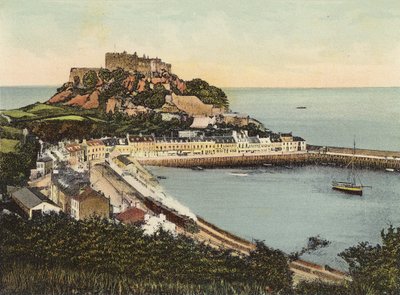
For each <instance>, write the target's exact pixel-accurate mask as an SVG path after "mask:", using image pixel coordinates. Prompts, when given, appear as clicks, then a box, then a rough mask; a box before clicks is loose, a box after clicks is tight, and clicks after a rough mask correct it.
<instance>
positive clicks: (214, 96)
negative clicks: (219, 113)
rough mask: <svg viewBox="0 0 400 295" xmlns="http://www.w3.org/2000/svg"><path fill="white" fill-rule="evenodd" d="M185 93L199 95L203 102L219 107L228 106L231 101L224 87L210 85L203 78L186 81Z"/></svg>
mask: <svg viewBox="0 0 400 295" xmlns="http://www.w3.org/2000/svg"><path fill="white" fill-rule="evenodd" d="M186 87H187V88H186V91H185V93H184V94H185V95H194V96H197V97H198V98H199V99H200V100H201V101H202V102H204V103H206V104H213V105H216V106H218V107H222V108H228V107H229V102H228V98H227V97H226V94H225V92H223V91H222V89H220V88H218V87H215V86H211V85H209V84H208V83H207V82H206V81H204V80H201V79H193V80H191V81H188V82H186Z"/></svg>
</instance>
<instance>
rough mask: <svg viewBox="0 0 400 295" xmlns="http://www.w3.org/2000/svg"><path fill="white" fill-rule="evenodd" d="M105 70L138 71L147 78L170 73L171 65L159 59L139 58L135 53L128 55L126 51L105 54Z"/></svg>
mask: <svg viewBox="0 0 400 295" xmlns="http://www.w3.org/2000/svg"><path fill="white" fill-rule="evenodd" d="M106 68H107V69H109V70H115V69H117V68H123V69H124V70H127V71H131V72H134V71H138V72H140V73H142V74H144V75H146V76H148V77H151V76H152V75H153V73H155V72H157V73H161V72H162V71H167V72H169V73H170V72H171V64H168V63H165V62H163V61H162V60H161V59H160V58H149V57H146V56H143V57H139V56H138V55H137V53H136V52H135V53H134V54H129V53H126V51H124V52H122V53H119V52H107V53H106Z"/></svg>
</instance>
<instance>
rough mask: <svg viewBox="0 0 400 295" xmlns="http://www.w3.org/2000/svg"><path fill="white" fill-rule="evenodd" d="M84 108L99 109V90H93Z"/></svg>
mask: <svg viewBox="0 0 400 295" xmlns="http://www.w3.org/2000/svg"><path fill="white" fill-rule="evenodd" d="M82 107H83V108H84V109H87V110H88V109H97V108H98V107H99V91H98V90H96V91H93V92H92V94H90V96H89V100H87V101H86V103H85V104H84V105H83V106H82Z"/></svg>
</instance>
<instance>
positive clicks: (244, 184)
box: [151, 166, 400, 269]
mask: <svg viewBox="0 0 400 295" xmlns="http://www.w3.org/2000/svg"><path fill="white" fill-rule="evenodd" d="M151 170H152V172H153V173H154V174H155V175H163V176H167V179H165V180H161V184H162V185H163V187H164V188H165V189H166V191H167V192H168V193H170V194H171V195H172V196H174V197H175V198H177V199H178V200H179V201H181V202H182V203H183V204H185V205H187V206H188V207H189V208H191V209H192V210H193V211H194V212H195V213H196V214H198V215H200V216H202V217H204V218H205V219H206V220H208V221H210V222H212V223H214V224H216V225H218V226H220V227H221V228H223V229H226V230H228V231H231V232H232V233H235V234H237V235H239V236H242V237H244V238H246V239H249V240H251V239H258V240H264V241H265V242H266V244H267V245H269V246H272V247H275V248H279V249H282V250H284V251H285V252H287V253H290V252H292V251H298V250H300V249H301V248H302V247H304V246H305V245H306V242H307V238H308V237H311V236H316V235H320V236H321V237H322V238H325V239H327V240H329V241H330V242H331V244H330V245H329V246H328V247H327V248H324V249H320V250H318V251H316V252H315V253H312V254H311V255H304V256H303V258H304V259H307V260H310V261H314V262H316V263H320V264H328V265H330V266H334V267H337V268H341V269H346V265H345V263H344V261H343V260H341V259H340V258H339V257H337V254H338V253H339V252H341V251H343V250H344V249H346V248H348V247H350V246H353V245H356V244H357V243H359V242H362V241H370V242H372V243H373V244H374V243H378V242H379V241H380V231H381V230H382V229H383V228H387V227H388V226H389V224H393V225H395V226H400V173H389V172H378V171H369V170H360V171H358V174H359V176H360V178H361V179H362V181H363V183H364V184H368V185H371V186H372V188H371V189H367V188H365V189H364V195H363V196H362V197H360V196H352V195H347V194H343V193H341V192H337V191H334V190H332V189H331V186H330V184H331V181H332V180H333V179H334V178H336V179H341V178H345V177H346V176H347V172H346V171H345V170H344V169H339V168H330V167H314V166H309V167H302V168H295V169H293V170H288V169H284V168H279V167H272V168H257V169H210V170H206V171H193V170H190V169H177V168H165V167H151ZM232 172H240V173H243V174H246V173H247V174H248V175H247V176H236V175H232V174H231V173H232Z"/></svg>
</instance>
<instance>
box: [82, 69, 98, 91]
mask: <svg viewBox="0 0 400 295" xmlns="http://www.w3.org/2000/svg"><path fill="white" fill-rule="evenodd" d="M97 81H98V78H97V74H96V72H95V71H93V70H90V71H88V72H86V73H85V75H83V79H82V83H83V86H84V87H85V88H86V89H94V88H95V87H96V84H97Z"/></svg>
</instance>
